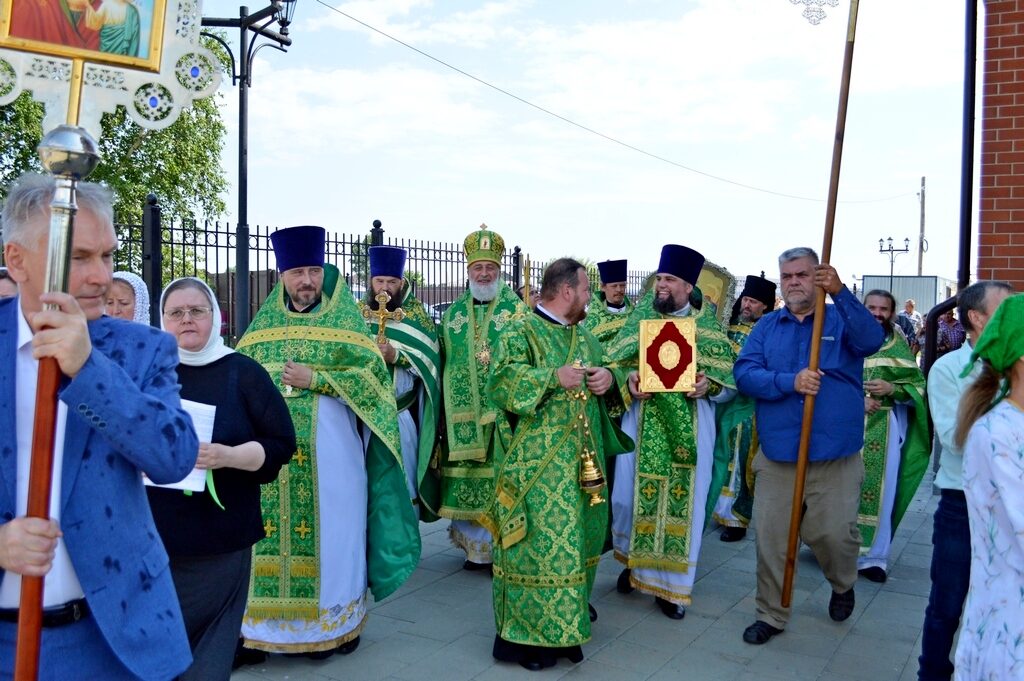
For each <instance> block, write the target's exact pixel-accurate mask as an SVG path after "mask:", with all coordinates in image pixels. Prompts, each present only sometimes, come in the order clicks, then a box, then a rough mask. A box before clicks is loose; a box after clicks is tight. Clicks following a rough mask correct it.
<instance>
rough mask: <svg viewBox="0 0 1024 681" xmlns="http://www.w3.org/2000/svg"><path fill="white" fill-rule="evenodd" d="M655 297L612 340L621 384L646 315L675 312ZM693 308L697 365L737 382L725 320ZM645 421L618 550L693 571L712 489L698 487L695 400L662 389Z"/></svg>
mask: <svg viewBox="0 0 1024 681" xmlns="http://www.w3.org/2000/svg"><path fill="white" fill-rule="evenodd" d="M694 291H697V289H696V288H695V289H694ZM653 303H654V293H653V292H648V293H647V294H646V295H645V296H644V297H643V298H641V299H640V300H639V301H638V302H637V304H636V309H634V310H633V312H632V314H630V316H629V319H628V320H627V321H626V324H625V325H624V326H623V327H622V330H621V331H620V332H619V335H618V336H616V337H615V338H614V339H613V340H612V341H611V342H610V343H609V344H607V345H606V346H605V357H606V359H607V361H608V366H609V368H611V369H612V370H613V371H614V372H615V373H616V379H617V381H618V383H619V385H626V377H627V376H628V374H629V373H630V372H631V371H634V370H636V369H637V366H638V361H639V352H640V322H641V321H642V320H645V319H672V318H673V316H672V315H664V314H660V313H658V312H656V311H655V310H654V306H653ZM690 315H691V316H693V317H694V319H695V320H696V323H697V371H702V372H704V373H705V375H706V376H707V377H708V379H709V380H711V381H713V382H714V383H717V384H718V385H719V386H721V387H723V388H734V387H735V384H734V382H733V377H732V365H733V363H734V362H735V359H736V355H735V353H734V352H733V349H732V345H731V344H730V343H729V339H728V338H727V337H726V335H725V331H724V330H723V329H722V325H721V324H720V323H719V321H718V319H717V318H715V315H714V313H713V312H711V311H710V310H709V309H707V308H704V309H702V310H694V309H693V308H691V310H690ZM639 423H640V426H639V431H638V433H637V442H636V453H637V460H636V477H635V481H634V487H633V494H634V496H633V499H634V501H633V528H632V532H631V535H630V546H629V556H622V555H618V554H617V555H616V557H617V558H619V559H620V560H623V561H628V566H629V567H631V568H656V569H663V570H669V571H673V572H688V571H689V569H690V567H691V566H690V561H689V555H690V538H691V536H692V534H693V532H694V529H693V527H692V525H693V517H694V510H695V509H694V501H695V499H700V500H701V501H703V499H704V493H705V492H706V490H705V491H702V492H700V493H699V494H697V493H696V492H697V490H695V489H694V487H695V482H696V477H697V404H696V400H692V399H689V398H687V397H686V395H685V394H683V393H656V394H655V395H654V396H653V397H651V398H650V399H648V400H645V401H644V402H643V403H641V405H640V417H639ZM697 532H700V528H698V529H697Z"/></svg>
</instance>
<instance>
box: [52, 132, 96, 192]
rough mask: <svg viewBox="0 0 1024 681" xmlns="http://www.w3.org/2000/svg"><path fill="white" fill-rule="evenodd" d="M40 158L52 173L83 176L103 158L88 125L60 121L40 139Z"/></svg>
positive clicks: (73, 176) (76, 176)
mask: <svg viewBox="0 0 1024 681" xmlns="http://www.w3.org/2000/svg"><path fill="white" fill-rule="evenodd" d="M38 151H39V160H40V161H42V163H43V168H44V169H45V170H46V171H47V172H48V173H50V174H52V175H64V176H69V177H72V178H74V179H76V180H80V179H82V178H83V177H86V176H88V175H89V173H91V172H92V171H93V169H95V168H96V165H97V164H98V163H99V162H100V151H99V146H98V145H97V144H96V140H94V139H93V138H92V135H90V134H89V133H88V132H87V131H86V129H85V128H80V127H78V126H75V125H66V124H65V125H58V126H57V127H56V128H54V129H53V130H51V131H50V132H48V133H46V135H45V136H43V140H42V141H41V142H40V143H39V147H38Z"/></svg>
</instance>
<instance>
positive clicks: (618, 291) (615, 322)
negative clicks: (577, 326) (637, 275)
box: [583, 260, 633, 345]
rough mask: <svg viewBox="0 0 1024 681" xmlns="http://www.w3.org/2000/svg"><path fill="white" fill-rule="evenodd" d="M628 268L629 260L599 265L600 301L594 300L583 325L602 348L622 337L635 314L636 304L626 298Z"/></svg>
mask: <svg viewBox="0 0 1024 681" xmlns="http://www.w3.org/2000/svg"><path fill="white" fill-rule="evenodd" d="M626 265H627V261H625V260H605V261H603V262H599V263H597V271H598V275H599V276H600V277H601V286H600V290H599V291H598V294H597V300H591V301H590V305H589V306H588V307H587V318H586V320H584V322H583V325H584V326H585V327H587V330H588V331H590V332H591V333H592V334H594V336H595V337H596V338H597V340H598V341H599V342H600V343H601V344H602V345H603V344H604V343H607V342H608V341H610V340H611V339H612V338H615V336H616V335H618V333H619V331H620V330H621V329H622V326H623V325H624V324H625V323H626V320H627V319H628V318H629V313H630V312H632V311H633V303H632V302H631V301H630V299H629V297H628V296H627V295H626V277H627V269H626Z"/></svg>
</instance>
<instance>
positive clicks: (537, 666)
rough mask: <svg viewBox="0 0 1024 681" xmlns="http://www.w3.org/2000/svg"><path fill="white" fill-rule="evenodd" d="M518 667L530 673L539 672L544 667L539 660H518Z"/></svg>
mask: <svg viewBox="0 0 1024 681" xmlns="http://www.w3.org/2000/svg"><path fill="white" fill-rule="evenodd" d="M519 666H520V667H522V668H523V669H527V670H529V671H531V672H539V671H540V670H541V669H544V665H542V664H541V663H540V661H539V660H519Z"/></svg>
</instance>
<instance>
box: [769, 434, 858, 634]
mask: <svg viewBox="0 0 1024 681" xmlns="http://www.w3.org/2000/svg"><path fill="white" fill-rule="evenodd" d="M752 469H753V471H754V475H755V476H756V477H755V489H754V499H755V501H754V527H755V528H756V530H757V600H756V605H757V619H759V620H762V621H764V622H767V623H768V624H770V625H772V626H773V627H776V628H778V629H784V628H785V627H786V622H787V621H788V620H789V612H790V609H789V608H783V607H782V577H783V574H784V573H785V569H786V545H787V543H788V540H789V518H790V513H791V510H792V506H793V480H794V479H795V477H796V464H795V463H779V462H776V461H771V460H769V459H768V458H767V457H765V455H764V452H763V451H761V450H758V452H757V454H756V455H755V456H754V461H753V464H752ZM863 480H864V460H863V459H862V458H861V456H860V453H857V454H855V455H853V456H847V457H845V458H842V459H834V460H831V461H821V462H815V463H808V465H807V478H806V482H805V484H804V512H803V518H802V520H801V522H800V539H801V540H802V541H803V542H804V543H805V544H807V545H808V546H810V547H811V550H812V551H814V556H815V558H817V559H818V564H819V565H821V569H822V571H823V572H824V573H825V577H826V579H828V581H829V582H830V583H831V584H832V590H833V591H835V592H836V593H844V592H846V591H849V590H850V589H851V588H853V585H854V582H856V581H857V555H858V553H859V552H860V530H859V529H858V528H857V511H858V508H859V506H860V487H861V483H862V482H863ZM794 577H795V575H794Z"/></svg>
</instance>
